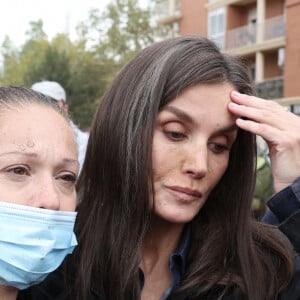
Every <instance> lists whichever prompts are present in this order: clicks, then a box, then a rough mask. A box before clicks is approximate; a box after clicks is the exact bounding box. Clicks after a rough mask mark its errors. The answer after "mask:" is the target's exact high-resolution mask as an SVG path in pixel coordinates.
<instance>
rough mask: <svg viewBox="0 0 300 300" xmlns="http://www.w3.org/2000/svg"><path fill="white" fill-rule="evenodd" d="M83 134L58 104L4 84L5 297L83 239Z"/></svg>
mask: <svg viewBox="0 0 300 300" xmlns="http://www.w3.org/2000/svg"><path fill="white" fill-rule="evenodd" d="M78 168H79V165H78V162H77V147H76V141H75V136H74V133H73V131H72V128H71V126H70V124H69V120H68V117H67V115H66V114H65V113H64V112H63V111H61V109H60V108H59V107H58V106H57V105H56V103H55V101H54V100H53V99H51V98H49V97H45V96H43V95H42V94H39V93H36V92H34V91H32V90H30V89H27V88H21V87H15V88H13V87H9V88H8V87H0V299H5V300H10V299H16V295H17V290H18V289H25V288H27V287H29V286H31V285H33V284H37V283H39V282H41V281H42V280H44V279H45V278H46V276H47V275H48V274H49V273H50V272H52V271H54V270H55V269H56V268H57V267H58V266H59V265H60V264H61V262H62V261H63V259H64V258H65V256H66V255H67V254H69V253H71V252H72V251H73V249H74V247H75V246H76V244H77V241H76V238H75V235H74V233H73V226H74V221H75V216H76V213H75V212H74V210H75V202H76V191H75V181H76V177H77V173H78Z"/></svg>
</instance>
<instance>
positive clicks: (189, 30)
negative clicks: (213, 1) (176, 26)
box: [180, 0, 207, 36]
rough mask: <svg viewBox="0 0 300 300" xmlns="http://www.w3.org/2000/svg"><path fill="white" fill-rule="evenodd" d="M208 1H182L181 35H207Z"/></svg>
mask: <svg viewBox="0 0 300 300" xmlns="http://www.w3.org/2000/svg"><path fill="white" fill-rule="evenodd" d="M206 3H207V0H181V1H180V5H181V14H182V19H181V21H180V33H181V34H182V35H186V34H196V35H204V36H206V35H207V10H206V8H205V4H206Z"/></svg>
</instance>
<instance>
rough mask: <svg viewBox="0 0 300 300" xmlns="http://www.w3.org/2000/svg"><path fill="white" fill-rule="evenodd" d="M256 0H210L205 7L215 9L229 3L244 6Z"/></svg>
mask: <svg viewBox="0 0 300 300" xmlns="http://www.w3.org/2000/svg"><path fill="white" fill-rule="evenodd" d="M254 2H256V0H208V3H207V4H205V7H206V8H207V10H213V9H217V8H220V7H225V6H227V5H235V6H244V5H248V4H250V3H254Z"/></svg>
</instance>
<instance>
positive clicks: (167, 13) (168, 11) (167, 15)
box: [156, 0, 181, 25]
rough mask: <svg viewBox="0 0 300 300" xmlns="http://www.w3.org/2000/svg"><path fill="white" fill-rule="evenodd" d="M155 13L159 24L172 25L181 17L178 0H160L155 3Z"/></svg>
mask: <svg viewBox="0 0 300 300" xmlns="http://www.w3.org/2000/svg"><path fill="white" fill-rule="evenodd" d="M156 15H157V20H158V23H159V24H161V25H172V24H173V23H175V22H178V21H179V20H180V19H181V12H180V1H179V0H161V1H159V2H158V3H157V4H156Z"/></svg>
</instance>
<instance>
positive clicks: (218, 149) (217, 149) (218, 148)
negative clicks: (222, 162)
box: [211, 143, 230, 154]
mask: <svg viewBox="0 0 300 300" xmlns="http://www.w3.org/2000/svg"><path fill="white" fill-rule="evenodd" d="M211 145H212V146H213V149H212V151H213V152H214V153H216V154H222V153H223V152H225V151H229V150H230V148H229V147H228V146H226V145H223V144H218V143H212V144H211Z"/></svg>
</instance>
